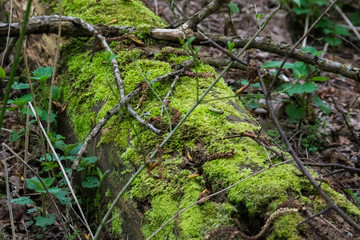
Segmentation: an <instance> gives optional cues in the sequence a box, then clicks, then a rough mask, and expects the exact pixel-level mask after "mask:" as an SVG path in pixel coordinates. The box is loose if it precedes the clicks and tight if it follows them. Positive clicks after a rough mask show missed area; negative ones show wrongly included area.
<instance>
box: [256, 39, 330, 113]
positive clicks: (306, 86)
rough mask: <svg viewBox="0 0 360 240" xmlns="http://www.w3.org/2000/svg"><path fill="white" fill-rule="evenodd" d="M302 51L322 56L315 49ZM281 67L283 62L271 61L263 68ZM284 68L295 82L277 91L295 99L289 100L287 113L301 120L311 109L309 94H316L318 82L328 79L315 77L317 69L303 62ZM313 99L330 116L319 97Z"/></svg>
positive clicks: (309, 48) (328, 108)
mask: <svg viewBox="0 0 360 240" xmlns="http://www.w3.org/2000/svg"><path fill="white" fill-rule="evenodd" d="M301 50H302V51H305V52H308V53H310V54H312V55H314V56H319V55H320V54H321V51H317V50H316V49H315V48H314V47H310V46H307V47H304V48H302V49H301ZM280 65H281V61H270V62H266V63H264V64H263V66H262V68H278V67H280ZM284 68H288V69H291V70H292V72H293V78H294V79H295V81H293V82H292V83H284V84H281V85H280V86H278V87H277V90H278V91H279V92H282V93H285V94H287V95H288V96H289V97H295V98H289V101H290V103H289V105H287V106H286V109H285V112H286V114H287V115H288V116H289V117H290V118H291V119H292V120H301V119H303V118H304V117H306V112H307V111H306V109H307V108H310V107H311V106H309V105H307V103H308V101H305V99H306V98H307V97H308V96H307V94H314V92H315V91H316V90H317V89H318V86H317V84H316V82H323V81H326V80H327V79H328V78H327V77H322V76H316V75H315V76H314V74H317V72H316V69H315V67H314V66H312V65H308V64H305V63H304V62H301V61H298V62H295V63H285V65H284ZM274 74H275V73H274ZM275 94H276V93H275ZM311 99H312V102H313V104H314V105H315V106H318V107H319V108H320V109H321V110H322V111H323V112H324V113H325V114H330V112H331V108H330V107H329V106H327V105H326V104H325V103H324V102H323V101H322V100H321V99H320V98H319V97H318V96H315V95H314V96H313V97H312V98H311Z"/></svg>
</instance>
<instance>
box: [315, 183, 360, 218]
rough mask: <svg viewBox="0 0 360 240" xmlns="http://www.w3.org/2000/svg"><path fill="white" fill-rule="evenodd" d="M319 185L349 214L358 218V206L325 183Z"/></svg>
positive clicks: (359, 214)
mask: <svg viewBox="0 0 360 240" xmlns="http://www.w3.org/2000/svg"><path fill="white" fill-rule="evenodd" d="M321 187H322V188H323V189H324V191H325V192H326V193H327V194H328V195H329V196H330V197H331V199H332V200H333V201H334V202H335V203H336V204H337V205H338V206H339V207H341V208H345V209H346V211H347V212H348V213H349V214H351V215H353V216H355V217H357V218H359V216H360V210H359V208H358V207H357V206H355V205H354V204H352V203H351V202H350V201H349V200H347V199H346V197H345V196H344V195H343V194H341V193H338V192H336V191H335V190H334V189H332V188H331V187H330V186H329V185H327V184H321Z"/></svg>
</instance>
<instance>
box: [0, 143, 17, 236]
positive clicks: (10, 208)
mask: <svg viewBox="0 0 360 240" xmlns="http://www.w3.org/2000/svg"><path fill="white" fill-rule="evenodd" d="M0 157H1V158H2V159H3V161H4V173H5V184H6V196H7V198H6V203H7V205H8V208H9V217H10V224H11V234H12V239H13V240H16V234H15V224H14V214H13V209H12V205H11V194H10V186H9V172H8V168H7V162H6V157H5V147H4V145H3V152H2V154H1V156H0Z"/></svg>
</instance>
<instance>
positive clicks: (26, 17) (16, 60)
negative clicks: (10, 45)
mask: <svg viewBox="0 0 360 240" xmlns="http://www.w3.org/2000/svg"><path fill="white" fill-rule="evenodd" d="M31 3H32V0H28V2H27V5H26V12H25V15H24V21H23V24H22V28H21V33H20V37H19V39H18V41H17V43H16V50H15V55H14V61H13V64H12V66H11V71H10V78H9V81H8V83H7V85H6V91H5V95H4V98H3V101H2V108H1V113H0V128H2V126H3V120H4V117H5V112H6V106H7V103H8V100H9V96H10V92H11V87H12V85H13V83H14V81H15V74H16V68H17V66H18V64H19V61H20V56H21V47H22V43H23V41H24V38H25V32H26V26H27V23H28V22H29V14H30V8H31Z"/></svg>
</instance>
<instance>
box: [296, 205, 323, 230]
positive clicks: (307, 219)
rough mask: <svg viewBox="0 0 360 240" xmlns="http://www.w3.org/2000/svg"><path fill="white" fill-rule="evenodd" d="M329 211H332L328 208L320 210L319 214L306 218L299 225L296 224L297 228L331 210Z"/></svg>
mask: <svg viewBox="0 0 360 240" xmlns="http://www.w3.org/2000/svg"><path fill="white" fill-rule="evenodd" d="M329 209H330V208H329V207H326V208H324V209H322V210H320V211H319V212H317V213H315V214H313V215H311V216H310V217H308V218H306V219H305V220H303V221H301V222H299V223H298V224H296V226H299V225H301V224H303V223H306V222H307V221H309V220H311V219H313V218H314V217H317V216H319V215H321V214H323V213H325V212H326V211H327V210H329Z"/></svg>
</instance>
